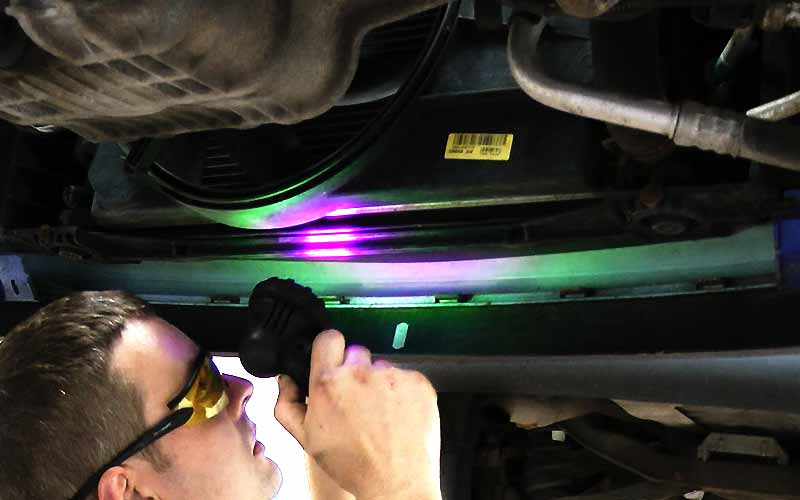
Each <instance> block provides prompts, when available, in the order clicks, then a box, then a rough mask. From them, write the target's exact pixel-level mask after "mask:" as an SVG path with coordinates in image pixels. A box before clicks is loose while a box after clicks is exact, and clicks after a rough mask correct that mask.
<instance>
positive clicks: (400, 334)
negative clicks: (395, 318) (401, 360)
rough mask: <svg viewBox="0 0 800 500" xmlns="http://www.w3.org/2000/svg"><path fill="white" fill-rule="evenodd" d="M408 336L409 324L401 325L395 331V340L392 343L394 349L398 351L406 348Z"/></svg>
mask: <svg viewBox="0 0 800 500" xmlns="http://www.w3.org/2000/svg"><path fill="white" fill-rule="evenodd" d="M407 336H408V323H400V324H398V325H397V328H395V329H394V340H393V341H392V349H395V350H398V349H402V348H403V347H405V346H406V337H407Z"/></svg>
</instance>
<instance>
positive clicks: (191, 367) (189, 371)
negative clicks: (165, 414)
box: [167, 348, 208, 408]
mask: <svg viewBox="0 0 800 500" xmlns="http://www.w3.org/2000/svg"><path fill="white" fill-rule="evenodd" d="M206 357H208V353H207V352H206V351H205V350H203V349H199V348H198V349H197V352H196V353H195V355H194V357H193V358H192V360H191V361H189V363H188V366H187V368H186V377H185V378H184V382H183V385H182V386H181V389H180V391H179V392H178V394H177V395H176V396H175V397H174V398H172V400H171V401H170V402H169V403H167V407H169V408H175V407H176V406H178V404H179V403H180V402H181V401H182V400H183V398H185V397H186V394H187V393H188V392H189V389H191V388H192V383H193V382H194V380H195V378H197V373H198V372H199V371H200V369H201V368H202V367H203V363H204V362H205V359H206Z"/></svg>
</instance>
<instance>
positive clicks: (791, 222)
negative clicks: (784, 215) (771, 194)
mask: <svg viewBox="0 0 800 500" xmlns="http://www.w3.org/2000/svg"><path fill="white" fill-rule="evenodd" d="M786 197H787V198H793V199H800V191H788V192H787V193H786ZM775 244H776V245H777V248H776V254H777V258H778V266H779V267H778V269H779V272H780V280H781V284H782V285H783V287H785V288H793V289H800V219H783V220H780V221H778V223H777V224H776V225H775Z"/></svg>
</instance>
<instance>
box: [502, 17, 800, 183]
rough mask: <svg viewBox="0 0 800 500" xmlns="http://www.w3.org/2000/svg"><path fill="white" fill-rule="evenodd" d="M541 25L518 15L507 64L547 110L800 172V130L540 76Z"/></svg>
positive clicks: (707, 109)
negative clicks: (550, 109)
mask: <svg viewBox="0 0 800 500" xmlns="http://www.w3.org/2000/svg"><path fill="white" fill-rule="evenodd" d="M545 25H546V23H545V21H541V22H539V23H536V22H535V21H533V20H531V19H529V18H528V17H525V16H521V15H518V16H516V17H515V18H514V20H513V22H512V25H511V34H510V36H509V40H508V60H509V64H510V66H511V73H512V74H513V76H514V79H515V80H516V81H517V84H518V85H519V86H520V88H522V90H523V91H524V92H525V93H526V94H528V95H529V96H531V97H532V98H533V99H534V100H536V101H538V102H539V103H541V104H543V105H545V106H549V107H551V108H555V109H558V110H560V111H564V112H565V113H570V114H574V115H578V116H583V117H586V118H592V119H595V120H600V121H603V122H606V123H611V124H614V125H620V126H622V127H628V128H633V129H637V130H642V131H645V132H651V133H654V134H658V135H662V136H665V137H668V138H669V139H671V140H672V141H673V142H674V143H675V144H677V145H678V146H685V147H696V148H699V149H703V150H706V151H714V152H715V153H718V154H721V155H728V156H732V157H734V158H747V159H749V160H753V161H756V162H759V163H764V164H767V165H773V166H776V167H782V168H786V169H789V170H795V171H800V128H798V127H796V126H792V125H789V124H786V123H770V122H763V121H760V120H755V119H752V118H749V117H747V116H746V115H744V114H740V113H736V112H733V111H728V110H723V109H717V108H712V107H709V106H705V105H703V104H699V103H696V102H692V101H685V102H683V103H680V104H673V103H669V102H665V101H661V100H657V99H646V98H639V97H635V96H631V95H627V94H624V93H620V92H615V91H608V90H598V89H593V88H589V87H586V86H583V85H579V84H573V83H569V82H562V81H559V80H556V79H554V78H552V77H550V76H549V75H547V73H545V71H544V69H543V67H542V65H541V63H540V60H539V56H538V53H537V49H538V45H539V39H540V38H541V35H542V31H543V30H544V27H545Z"/></svg>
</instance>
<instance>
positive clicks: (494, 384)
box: [376, 348, 800, 414]
mask: <svg viewBox="0 0 800 500" xmlns="http://www.w3.org/2000/svg"><path fill="white" fill-rule="evenodd" d="M376 358H380V359H385V360H387V361H390V362H391V363H393V364H395V365H397V366H399V367H401V368H406V369H411V370H416V371H419V372H422V373H424V374H425V375H426V376H428V378H429V379H430V380H431V382H432V383H433V386H434V387H435V388H436V390H437V391H439V392H455V393H483V394H516V395H533V396H538V397H565V398H576V399H624V400H633V401H648V402H657V403H676V404H686V405H699V406H715V407H723V408H738V409H750V410H771V411H782V412H790V413H798V414H800V398H798V397H797V394H800V348H791V349H773V350H758V351H734V352H700V353H691V354H630V355H587V356H438V355H437V356H410V355H389V356H383V355H377V354H376Z"/></svg>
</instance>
